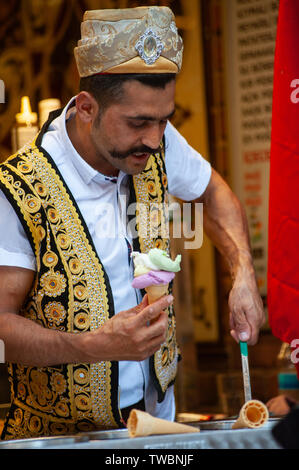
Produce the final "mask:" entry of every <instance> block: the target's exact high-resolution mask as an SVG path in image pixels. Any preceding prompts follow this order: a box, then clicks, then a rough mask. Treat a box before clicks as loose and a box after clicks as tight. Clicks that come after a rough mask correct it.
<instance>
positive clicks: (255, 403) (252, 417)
mask: <svg viewBox="0 0 299 470" xmlns="http://www.w3.org/2000/svg"><path fill="white" fill-rule="evenodd" d="M268 419H269V412H268V408H267V407H266V405H264V403H262V402H261V401H259V400H249V401H247V402H246V403H245V404H244V405H243V406H242V408H241V410H240V414H239V418H238V419H237V421H236V422H235V423H234V424H233V426H232V429H240V428H253V429H256V428H260V427H261V426H263V425H264V424H265V423H266V422H267V421H268Z"/></svg>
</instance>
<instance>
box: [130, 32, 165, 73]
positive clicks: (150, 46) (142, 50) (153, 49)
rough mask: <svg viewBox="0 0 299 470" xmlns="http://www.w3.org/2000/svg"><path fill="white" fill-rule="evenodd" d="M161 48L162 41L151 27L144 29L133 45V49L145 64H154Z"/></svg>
mask: <svg viewBox="0 0 299 470" xmlns="http://www.w3.org/2000/svg"><path fill="white" fill-rule="evenodd" d="M163 48H164V44H163V42H162V41H161V39H160V38H159V36H157V34H156V33H155V32H154V31H153V30H152V29H151V28H148V29H147V30H146V31H145V33H144V34H143V35H142V36H141V37H140V38H139V40H138V41H137V43H136V45H135V49H136V50H137V52H138V54H139V55H140V57H141V59H142V60H144V62H145V63H146V65H151V64H154V63H155V62H156V60H157V59H159V57H160V55H161V52H162V50H163Z"/></svg>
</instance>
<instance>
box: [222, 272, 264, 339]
mask: <svg viewBox="0 0 299 470" xmlns="http://www.w3.org/2000/svg"><path fill="white" fill-rule="evenodd" d="M228 305H229V309H230V328H231V332H230V333H231V335H232V337H233V338H234V339H235V340H236V341H237V342H239V341H247V342H248V344H249V345H254V344H256V343H257V340H258V334H259V329H260V327H261V326H262V325H263V323H264V322H265V314H264V309H263V302H262V299H261V296H260V294H259V291H258V287H257V283H256V279H255V275H254V272H253V268H252V267H250V266H246V265H244V266H242V267H241V268H240V269H239V271H238V273H237V275H236V278H235V280H234V283H233V287H232V289H231V292H230V295H229V301H228Z"/></svg>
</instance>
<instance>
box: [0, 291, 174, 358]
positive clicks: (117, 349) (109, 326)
mask: <svg viewBox="0 0 299 470" xmlns="http://www.w3.org/2000/svg"><path fill="white" fill-rule="evenodd" d="M172 301H173V297H172V296H163V297H161V299H158V300H157V301H156V302H154V303H153V304H151V305H148V303H147V298H146V297H144V299H143V300H142V302H141V303H140V304H139V305H136V306H135V307H133V308H132V309H129V310H126V311H122V312H119V313H118V314H117V315H114V316H113V317H112V318H110V319H109V320H107V321H106V322H104V324H103V325H102V326H100V327H99V328H97V329H95V330H92V331H87V332H79V333H71V332H70V333H69V332H62V331H58V330H54V329H48V328H44V327H43V326H41V325H38V324H37V323H35V322H34V321H32V320H30V319H28V318H24V317H22V316H20V315H18V314H16V313H5V312H2V313H0V339H1V340H2V341H3V342H4V345H5V360H6V361H7V362H16V363H20V364H23V365H27V366H37V367H47V366H52V365H56V364H77V363H95V362H100V361H121V360H123V361H142V360H144V359H146V358H148V357H150V356H151V355H153V354H154V353H155V352H156V351H157V350H158V349H159V348H160V346H161V344H162V343H164V341H165V340H166V331H167V325H168V314H167V311H165V309H166V308H167V307H168V306H169V305H170V304H171V303H172ZM149 323H150V325H149Z"/></svg>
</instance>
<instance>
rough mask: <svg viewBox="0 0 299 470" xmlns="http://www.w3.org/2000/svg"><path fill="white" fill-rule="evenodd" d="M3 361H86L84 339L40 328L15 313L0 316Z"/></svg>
mask: <svg viewBox="0 0 299 470" xmlns="http://www.w3.org/2000/svg"><path fill="white" fill-rule="evenodd" d="M0 337H1V339H2V340H3V342H4V346H5V360H6V361H8V362H16V363H20V364H23V365H28V366H29V365H30V366H33V365H34V366H38V367H44V366H50V365H55V364H66V363H79V362H88V359H89V358H88V352H87V351H84V347H83V343H84V337H83V336H82V335H81V337H80V335H77V334H73V333H65V332H61V331H58V330H50V329H47V328H43V327H42V326H40V325H38V324H37V323H35V322H33V321H31V320H29V319H27V318H24V317H22V316H20V315H17V314H15V313H1V314H0Z"/></svg>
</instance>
